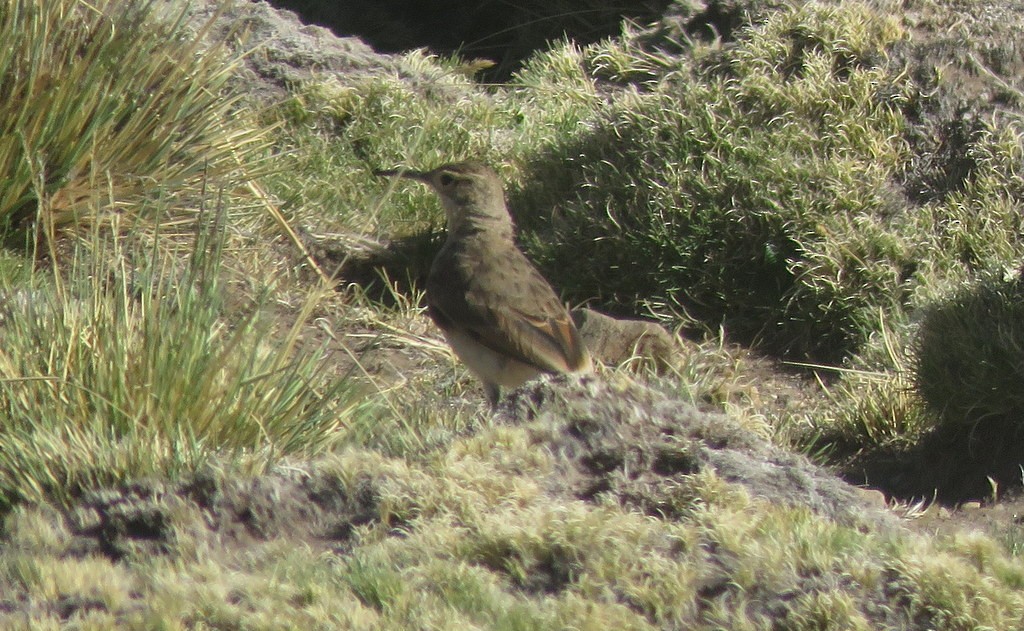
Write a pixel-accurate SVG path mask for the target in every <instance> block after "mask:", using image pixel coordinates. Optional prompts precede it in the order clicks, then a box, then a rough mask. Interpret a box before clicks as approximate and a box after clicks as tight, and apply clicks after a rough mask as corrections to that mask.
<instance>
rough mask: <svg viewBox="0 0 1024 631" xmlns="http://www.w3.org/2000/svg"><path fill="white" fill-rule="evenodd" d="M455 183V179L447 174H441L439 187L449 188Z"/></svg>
mask: <svg viewBox="0 0 1024 631" xmlns="http://www.w3.org/2000/svg"><path fill="white" fill-rule="evenodd" d="M454 183H455V177H454V176H453V175H450V174H448V173H442V174H441V186H451V185H452V184H454Z"/></svg>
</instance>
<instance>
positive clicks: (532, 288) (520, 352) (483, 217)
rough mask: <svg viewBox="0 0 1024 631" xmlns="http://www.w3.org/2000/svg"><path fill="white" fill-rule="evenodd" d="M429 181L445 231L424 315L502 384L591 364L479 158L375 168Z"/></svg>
mask: <svg viewBox="0 0 1024 631" xmlns="http://www.w3.org/2000/svg"><path fill="white" fill-rule="evenodd" d="M374 173H375V174H376V175H381V176H401V177H406V178H410V179H413V180H417V181H420V182H423V183H425V184H427V185H429V186H430V187H431V188H433V189H434V191H436V192H437V194H438V195H439V196H440V198H441V202H442V205H443V206H444V209H445V214H446V216H447V220H448V237H447V239H446V241H445V243H444V246H443V247H442V248H441V251H440V252H438V254H437V257H436V258H435V259H434V262H433V265H431V268H430V274H429V276H428V277H427V303H428V307H429V313H430V317H431V318H432V319H433V320H434V322H435V323H436V324H437V326H438V327H439V328H440V329H441V331H442V332H443V333H444V335H445V338H446V339H447V340H448V343H449V344H450V345H451V346H452V349H453V350H454V351H455V354H456V355H458V357H459V358H460V359H461V360H462V361H463V362H464V363H465V364H466V365H467V366H468V367H469V369H470V370H471V371H472V372H473V373H474V374H475V375H476V376H477V377H478V378H479V379H480V380H481V381H482V382H483V384H484V389H485V390H486V392H487V398H488V400H489V401H490V402H491V404H492V405H494V404H496V403H497V401H498V398H499V396H500V393H501V391H500V388H501V387H508V388H514V387H516V386H519V385H521V384H522V383H524V382H525V381H527V380H529V379H532V378H533V377H535V376H537V375H539V374H540V373H542V372H548V373H567V372H587V371H590V370H591V366H592V364H591V360H590V354H589V353H588V352H587V349H586V347H585V346H584V344H583V341H582V339H581V338H580V334H579V332H578V331H577V330H576V327H575V325H574V324H573V322H572V319H571V318H570V317H569V313H568V311H567V310H566V308H565V305H564V304H562V302H561V301H560V300H559V298H558V296H557V295H556V294H555V291H554V290H553V289H552V288H551V285H549V284H548V282H547V281H546V280H544V277H543V276H541V275H540V272H538V271H537V269H536V268H535V267H534V266H533V264H532V263H530V261H529V260H528V259H527V258H526V256H524V255H523V253H522V252H520V251H519V248H517V247H516V244H515V240H514V227H513V224H512V218H511V216H510V215H509V213H508V208H507V207H506V206H505V195H504V191H503V190H502V186H501V179H500V178H499V177H498V174H497V173H495V172H494V170H493V169H491V168H490V167H488V166H487V165H485V164H482V163H479V162H460V163H456V164H446V165H444V166H440V167H438V168H436V169H434V170H432V171H404V170H394V171H375V172H374Z"/></svg>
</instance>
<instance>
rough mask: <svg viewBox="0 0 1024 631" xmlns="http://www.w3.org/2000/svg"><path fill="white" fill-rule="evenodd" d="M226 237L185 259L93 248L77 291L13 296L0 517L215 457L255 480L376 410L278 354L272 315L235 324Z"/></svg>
mask: <svg viewBox="0 0 1024 631" xmlns="http://www.w3.org/2000/svg"><path fill="white" fill-rule="evenodd" d="M223 239H224V236H223V234H221V233H210V234H205V236H201V237H200V238H199V239H198V240H197V241H196V243H194V244H191V247H192V248H194V249H193V250H192V253H191V254H190V255H188V256H187V257H182V256H181V253H180V252H173V251H172V252H170V253H167V252H166V251H161V249H160V248H159V247H153V249H152V250H151V251H145V250H142V251H139V250H138V249H136V250H134V251H133V250H132V248H130V247H128V246H125V247H123V248H122V245H121V242H120V241H117V240H115V242H114V245H113V246H110V245H109V244H105V243H104V242H103V241H102V240H100V239H99V237H96V239H95V242H94V243H93V244H92V249H93V252H92V253H90V254H88V255H83V256H81V257H76V258H75V260H74V261H73V262H72V263H71V268H70V270H69V271H68V272H67V275H68V277H69V279H68V280H66V281H62V282H61V283H57V284H54V283H53V282H52V280H51V281H49V282H47V279H46V278H44V276H45V274H43V273H41V272H39V273H36V275H35V276H34V277H33V279H32V280H33V282H32V284H31V285H29V287H25V286H22V287H16V288H15V287H9V288H5V289H4V296H3V300H2V305H3V311H2V316H3V317H2V319H0V443H2V444H3V445H4V448H3V449H2V450H0V506H5V505H10V504H11V503H14V502H16V501H18V500H20V499H32V500H41V499H43V498H48V497H52V498H57V499H67V498H68V497H70V496H73V495H74V494H75V493H77V492H78V491H79V490H80V489H82V488H84V487H92V486H95V485H99V484H114V483H117V482H121V481H124V480H129V479H136V478H138V477H143V476H147V475H155V474H161V475H169V476H171V477H174V476H176V475H178V474H180V473H183V472H188V471H192V470H195V469H196V468H197V467H199V466H201V465H203V464H204V463H205V462H207V461H208V460H209V459H210V458H211V457H214V456H222V457H223V456H226V457H227V458H229V459H230V458H232V457H235V458H240V460H239V462H241V463H242V464H243V465H245V466H250V467H254V468H255V469H257V470H259V468H260V467H262V466H264V465H265V464H267V463H270V462H273V461H274V460H275V459H276V458H279V457H281V456H285V455H289V454H296V455H299V454H303V455H308V454H313V453H318V452H320V451H321V450H324V449H327V448H328V447H329V446H330V445H332V444H333V440H334V438H335V436H337V435H338V434H339V430H340V429H342V428H343V427H344V426H345V424H346V423H347V422H348V420H347V419H349V418H350V417H354V416H358V415H359V414H360V413H361V412H362V411H365V410H366V409H367V406H369V405H371V403H369V402H368V401H365V400H363V399H357V398H355V397H354V395H353V394H352V393H351V391H350V388H349V384H348V383H347V382H346V381H345V380H344V379H341V378H333V379H332V378H330V377H329V376H328V375H329V371H327V370H325V367H324V359H323V356H322V354H321V353H318V352H316V351H315V349H313V350H312V351H311V350H310V349H304V350H303V353H302V354H301V355H300V354H298V353H296V350H297V349H296V346H297V340H296V337H295V335H294V331H293V333H292V334H291V335H285V336H283V337H282V338H280V339H279V341H277V342H273V341H270V340H269V339H268V337H267V334H268V332H269V330H268V327H267V324H266V321H265V320H264V319H262V318H261V317H260V311H259V307H260V300H259V299H257V300H256V303H255V304H254V305H253V306H251V307H248V308H246V309H244V310H242V311H241V312H240V311H238V305H235V306H234V308H233V309H229V307H228V305H227V304H226V303H225V296H224V293H223V292H224V286H223V282H222V280H221V271H220V270H221V267H220V265H221V263H220V260H221V259H220V252H221V249H222V246H223Z"/></svg>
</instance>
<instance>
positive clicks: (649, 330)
mask: <svg viewBox="0 0 1024 631" xmlns="http://www.w3.org/2000/svg"><path fill="white" fill-rule="evenodd" d="M572 319H573V321H574V322H575V323H576V326H577V328H579V330H580V334H581V335H582V336H583V341H584V342H585V343H586V345H587V348H588V349H589V350H590V353H591V355H593V357H594V359H596V360H598V361H600V362H601V363H603V364H607V365H610V366H618V365H620V364H623V363H626V362H629V361H631V360H639V363H640V364H641V365H643V364H650V365H651V366H652V367H653V368H654V369H655V370H657V371H659V372H662V371H664V370H666V369H668V368H670V367H672V366H674V365H677V363H678V361H679V358H680V356H681V355H682V354H683V353H685V352H686V351H685V349H684V348H683V346H682V344H680V342H679V340H678V339H677V338H676V337H675V336H673V335H672V334H671V333H669V332H668V331H666V330H665V329H663V328H662V327H660V326H659V325H657V324H655V323H654V322H648V321H646V320H635V319H620V318H613V317H611V316H607V315H604V314H603V313H598V312H597V311H594V310H593V309H587V308H580V309H573V311H572Z"/></svg>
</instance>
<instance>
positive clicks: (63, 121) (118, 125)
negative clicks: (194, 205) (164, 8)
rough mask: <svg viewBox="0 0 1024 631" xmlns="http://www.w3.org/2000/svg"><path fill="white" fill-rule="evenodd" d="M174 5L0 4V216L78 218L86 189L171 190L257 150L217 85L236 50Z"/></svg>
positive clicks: (253, 134)
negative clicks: (205, 36)
mask: <svg viewBox="0 0 1024 631" xmlns="http://www.w3.org/2000/svg"><path fill="white" fill-rule="evenodd" d="M176 11H177V14H176V15H170V16H169V17H168V16H165V15H160V12H159V11H157V8H156V3H153V2H148V1H146V0H127V1H123V2H122V1H118V0H99V1H98V2H91V3H84V2H80V1H79V0H54V1H52V2H51V1H49V0H47V1H43V0H27V1H24V2H10V3H5V5H4V6H3V7H0V41H3V42H4V46H3V48H2V49H0V129H3V130H4V133H3V134H0V174H2V182H3V186H0V221H2V223H3V224H12V223H18V222H21V221H24V220H26V219H31V218H34V216H35V214H36V212H37V208H42V209H43V211H44V214H45V216H44V217H43V219H44V220H45V221H46V222H47V223H50V224H53V225H60V224H67V223H72V222H88V221H90V220H92V219H95V212H91V211H88V210H87V209H88V206H87V205H86V204H85V203H84V202H86V201H88V200H90V199H91V198H93V197H94V196H97V195H99V196H100V197H101V198H102V199H105V200H106V199H110V198H113V199H116V200H117V201H125V200H126V199H127V198H128V197H130V196H131V195H134V194H139V193H141V192H144V191H145V190H146V189H148V188H150V187H152V186H153V183H154V182H159V183H160V184H161V185H163V186H164V187H166V188H167V189H168V190H174V189H175V188H178V187H179V186H183V185H185V184H192V183H195V182H196V181H197V180H198V179H199V177H200V176H206V177H208V178H209V177H217V176H219V175H223V174H226V173H229V172H233V171H237V170H238V169H239V168H240V166H241V165H242V164H246V163H248V162H250V158H252V157H253V156H254V155H255V154H256V151H257V150H261V143H260V142H259V139H260V136H261V135H262V134H263V132H262V131H260V130H256V129H244V128H242V126H240V125H236V124H235V123H234V122H233V119H234V116H235V110H236V103H237V98H231V97H226V96H225V92H226V84H227V82H228V80H229V78H230V77H231V75H232V72H233V71H234V70H235V68H236V66H237V64H236V63H235V60H234V59H232V58H231V57H230V56H229V54H228V53H227V48H226V47H224V46H221V45H218V44H214V45H212V46H206V45H205V44H203V43H202V42H201V40H202V33H200V34H193V33H190V32H189V30H188V26H187V25H186V23H185V9H177V10H176ZM211 24H212V22H211ZM100 192H102V193H100ZM41 202H43V203H41Z"/></svg>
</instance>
